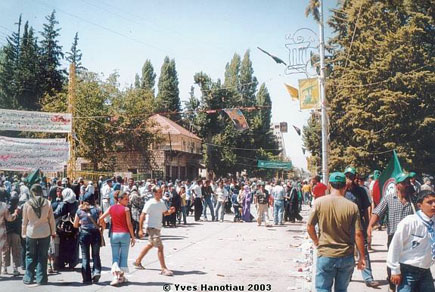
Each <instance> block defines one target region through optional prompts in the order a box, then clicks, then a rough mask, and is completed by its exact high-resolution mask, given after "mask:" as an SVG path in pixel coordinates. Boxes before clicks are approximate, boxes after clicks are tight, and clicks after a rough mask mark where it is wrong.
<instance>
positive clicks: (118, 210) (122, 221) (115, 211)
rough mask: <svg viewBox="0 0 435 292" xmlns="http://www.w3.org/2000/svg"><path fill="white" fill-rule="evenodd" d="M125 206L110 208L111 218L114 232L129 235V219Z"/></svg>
mask: <svg viewBox="0 0 435 292" xmlns="http://www.w3.org/2000/svg"><path fill="white" fill-rule="evenodd" d="M125 209H126V207H124V206H123V205H113V206H111V207H110V211H109V214H110V217H112V232H118V233H128V232H129V231H128V225H127V217H126V216H125Z"/></svg>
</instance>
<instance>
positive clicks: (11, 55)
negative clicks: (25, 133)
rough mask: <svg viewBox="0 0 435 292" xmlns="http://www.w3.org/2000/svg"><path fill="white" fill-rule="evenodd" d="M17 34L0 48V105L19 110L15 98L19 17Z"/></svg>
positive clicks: (18, 48) (8, 38)
mask: <svg viewBox="0 0 435 292" xmlns="http://www.w3.org/2000/svg"><path fill="white" fill-rule="evenodd" d="M17 26H18V28H17V32H14V33H12V35H11V36H8V37H7V38H6V41H7V43H6V45H5V46H3V47H2V48H1V58H0V105H1V106H2V107H4V108H11V109H18V108H20V106H19V103H18V100H17V98H16V93H17V82H14V80H15V79H16V77H17V68H18V62H19V56H20V47H21V39H20V37H21V15H20V17H19V19H18V23H17Z"/></svg>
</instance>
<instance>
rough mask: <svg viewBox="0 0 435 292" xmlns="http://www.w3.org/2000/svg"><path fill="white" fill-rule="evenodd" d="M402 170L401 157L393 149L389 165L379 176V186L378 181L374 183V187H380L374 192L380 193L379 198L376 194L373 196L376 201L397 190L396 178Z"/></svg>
mask: <svg viewBox="0 0 435 292" xmlns="http://www.w3.org/2000/svg"><path fill="white" fill-rule="evenodd" d="M401 172H402V167H401V166H400V162H399V158H398V157H397V153H396V151H395V150H393V156H392V157H391V159H390V162H388V165H387V167H386V168H385V169H384V171H383V172H382V173H381V175H380V176H379V179H378V180H377V186H376V183H375V185H374V188H376V187H378V192H374V194H375V193H379V195H378V196H379V197H378V198H376V197H375V196H374V197H373V199H374V200H375V203H379V202H380V201H381V199H382V198H383V197H384V196H386V195H388V194H394V193H395V192H396V180H395V179H394V178H395V177H396V175H398V174H399V173H401Z"/></svg>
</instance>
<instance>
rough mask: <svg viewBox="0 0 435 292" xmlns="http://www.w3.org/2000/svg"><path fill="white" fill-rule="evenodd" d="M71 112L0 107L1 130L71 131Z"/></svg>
mask: <svg viewBox="0 0 435 292" xmlns="http://www.w3.org/2000/svg"><path fill="white" fill-rule="evenodd" d="M71 121H72V119H71V114H67V113H46V112H31V111H16V110H7V109H0V131H23V132H46V133H70V132H71V124H72V122H71Z"/></svg>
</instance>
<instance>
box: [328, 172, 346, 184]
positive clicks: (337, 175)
mask: <svg viewBox="0 0 435 292" xmlns="http://www.w3.org/2000/svg"><path fill="white" fill-rule="evenodd" d="M329 182H332V183H340V182H341V183H345V182H346V176H345V175H344V173H342V172H333V173H331V174H330V175H329Z"/></svg>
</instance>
